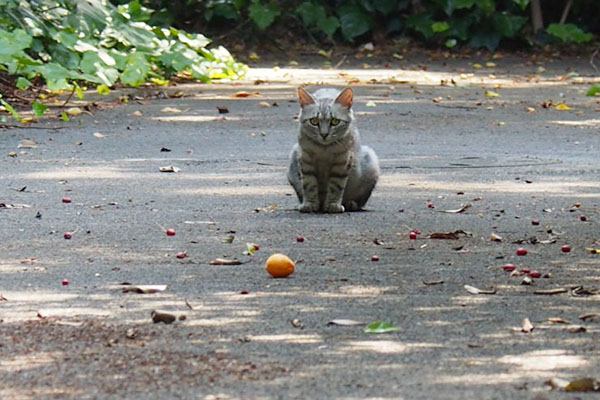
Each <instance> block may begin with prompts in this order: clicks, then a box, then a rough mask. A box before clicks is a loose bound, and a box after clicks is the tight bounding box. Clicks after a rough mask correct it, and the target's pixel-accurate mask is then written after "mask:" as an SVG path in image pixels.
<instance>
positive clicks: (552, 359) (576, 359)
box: [498, 349, 589, 372]
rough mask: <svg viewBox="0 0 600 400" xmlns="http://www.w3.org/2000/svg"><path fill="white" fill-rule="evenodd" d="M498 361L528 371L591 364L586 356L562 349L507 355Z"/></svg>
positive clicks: (580, 366)
mask: <svg viewBox="0 0 600 400" xmlns="http://www.w3.org/2000/svg"><path fill="white" fill-rule="evenodd" d="M498 362H500V363H504V364H510V365H513V366H515V367H517V368H520V369H522V370H524V371H528V372H531V371H551V370H556V369H567V368H583V367H587V366H588V364H589V362H588V361H587V360H586V359H585V358H584V357H582V356H580V355H575V354H573V352H572V351H568V350H561V349H548V350H535V351H530V352H526V353H523V354H514V355H506V356H503V357H500V358H499V359H498Z"/></svg>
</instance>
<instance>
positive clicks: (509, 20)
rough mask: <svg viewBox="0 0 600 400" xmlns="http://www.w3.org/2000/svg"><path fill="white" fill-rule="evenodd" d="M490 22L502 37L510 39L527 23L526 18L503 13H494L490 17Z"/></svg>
mask: <svg viewBox="0 0 600 400" xmlns="http://www.w3.org/2000/svg"><path fill="white" fill-rule="evenodd" d="M492 21H493V24H494V27H495V28H496V30H497V31H498V32H500V34H501V35H502V36H503V37H508V38H512V37H515V36H516V35H517V34H518V33H519V32H520V31H521V28H522V27H523V25H525V22H527V17H522V16H519V15H510V14H508V13H506V12H503V13H495V14H494V15H493V16H492Z"/></svg>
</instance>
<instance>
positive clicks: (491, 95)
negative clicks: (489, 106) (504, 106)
mask: <svg viewBox="0 0 600 400" xmlns="http://www.w3.org/2000/svg"><path fill="white" fill-rule="evenodd" d="M485 97H488V98H494V97H500V93H497V92H494V91H492V90H486V91H485Z"/></svg>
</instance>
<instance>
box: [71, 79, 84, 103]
mask: <svg viewBox="0 0 600 400" xmlns="http://www.w3.org/2000/svg"><path fill="white" fill-rule="evenodd" d="M73 86H74V87H75V96H77V98H78V99H79V100H82V99H83V97H84V95H83V90H82V89H81V86H79V85H78V84H77V82H73Z"/></svg>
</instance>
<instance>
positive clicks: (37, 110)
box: [31, 100, 48, 117]
mask: <svg viewBox="0 0 600 400" xmlns="http://www.w3.org/2000/svg"><path fill="white" fill-rule="evenodd" d="M31 109H32V110H33V113H34V114H35V115H36V116H37V117H41V116H42V115H44V113H45V112H46V110H47V109H48V106H47V105H45V104H42V103H40V102H39V101H37V100H36V101H34V102H33V104H32V105H31Z"/></svg>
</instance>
